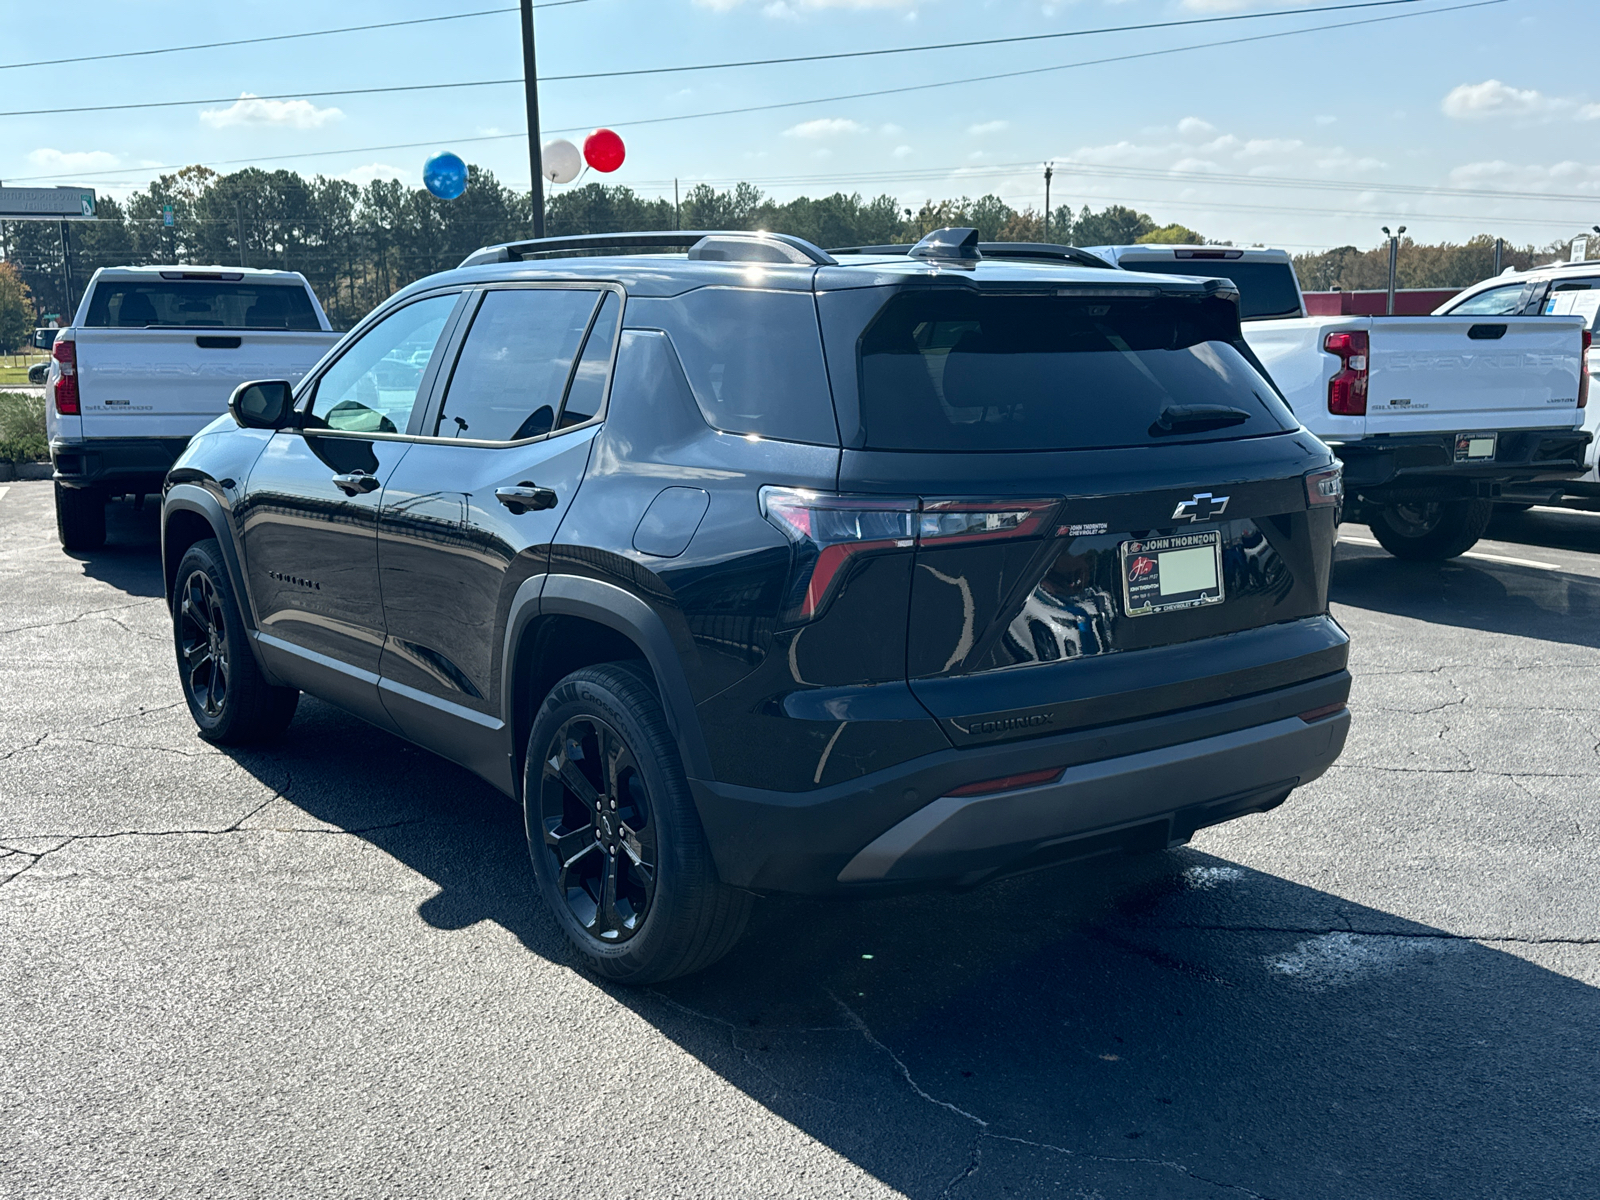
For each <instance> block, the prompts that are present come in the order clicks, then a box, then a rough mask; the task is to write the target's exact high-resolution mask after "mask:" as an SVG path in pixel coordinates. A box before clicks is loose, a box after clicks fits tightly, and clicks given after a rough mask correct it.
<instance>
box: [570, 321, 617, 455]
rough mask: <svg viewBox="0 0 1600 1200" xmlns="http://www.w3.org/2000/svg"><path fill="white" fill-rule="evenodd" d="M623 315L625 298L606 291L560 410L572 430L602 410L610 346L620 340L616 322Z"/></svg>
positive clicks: (609, 369) (608, 370) (609, 365)
mask: <svg viewBox="0 0 1600 1200" xmlns="http://www.w3.org/2000/svg"><path fill="white" fill-rule="evenodd" d="M621 316H622V301H621V300H619V299H618V298H617V294H616V293H615V292H607V293H606V298H605V299H604V300H602V301H601V302H600V314H599V315H598V316H597V317H595V319H594V325H593V326H592V327H591V328H590V330H589V338H588V340H587V341H585V342H584V343H583V354H582V355H581V356H579V358H578V369H577V370H576V371H574V372H573V373H572V386H570V387H569V388H567V403H566V407H565V408H563V409H562V410H561V428H562V429H570V428H572V426H574V425H582V424H583V423H584V422H585V421H588V420H592V419H593V417H594V415H595V413H597V412H599V411H600V403H601V401H602V400H604V399H605V396H606V377H607V376H608V375H609V374H610V372H611V347H612V346H613V345H614V344H615V342H616V340H617V321H618V320H619V319H620V318H621Z"/></svg>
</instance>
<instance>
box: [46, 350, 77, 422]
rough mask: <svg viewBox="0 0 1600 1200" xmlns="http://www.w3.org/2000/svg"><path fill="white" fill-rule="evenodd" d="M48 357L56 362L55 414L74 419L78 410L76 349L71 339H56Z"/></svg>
mask: <svg viewBox="0 0 1600 1200" xmlns="http://www.w3.org/2000/svg"><path fill="white" fill-rule="evenodd" d="M50 357H51V358H53V359H55V360H56V368H57V371H58V372H59V374H58V377H57V379H56V412H58V413H60V414H61V415H62V416H63V417H76V416H77V415H78V413H79V409H78V347H77V344H76V343H75V342H73V341H72V339H71V338H64V337H57V338H56V341H55V345H54V346H52V347H51V348H50Z"/></svg>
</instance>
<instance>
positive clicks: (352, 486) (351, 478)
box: [333, 471, 383, 496]
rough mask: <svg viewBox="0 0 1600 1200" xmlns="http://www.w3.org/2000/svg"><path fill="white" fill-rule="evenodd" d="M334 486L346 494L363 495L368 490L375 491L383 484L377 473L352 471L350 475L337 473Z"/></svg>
mask: <svg viewBox="0 0 1600 1200" xmlns="http://www.w3.org/2000/svg"><path fill="white" fill-rule="evenodd" d="M333 486H334V487H336V488H338V489H339V490H340V491H341V492H343V493H344V494H345V495H346V496H362V495H365V494H366V493H367V492H375V491H377V490H378V489H379V488H380V487H382V486H383V485H382V484H381V483H379V482H378V477H377V476H376V475H368V474H367V473H366V472H365V471H351V472H350V473H349V474H348V475H335V476H334V477H333Z"/></svg>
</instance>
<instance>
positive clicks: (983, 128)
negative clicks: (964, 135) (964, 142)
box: [967, 121, 1011, 137]
mask: <svg viewBox="0 0 1600 1200" xmlns="http://www.w3.org/2000/svg"><path fill="white" fill-rule="evenodd" d="M1010 128H1011V122H1010V121H980V122H979V123H978V124H976V125H968V126H967V132H968V133H970V134H971V135H972V136H973V137H982V136H983V135H984V134H986V133H999V132H1000V131H1001V130H1002V129H1010Z"/></svg>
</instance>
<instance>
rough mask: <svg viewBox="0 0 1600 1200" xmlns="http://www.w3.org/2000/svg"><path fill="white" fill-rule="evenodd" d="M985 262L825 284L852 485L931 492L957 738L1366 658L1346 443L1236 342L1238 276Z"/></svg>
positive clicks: (916, 634) (916, 596)
mask: <svg viewBox="0 0 1600 1200" xmlns="http://www.w3.org/2000/svg"><path fill="white" fill-rule="evenodd" d="M984 274H985V273H984V272H983V271H982V270H981V269H980V271H979V272H976V273H974V275H973V276H972V277H969V278H967V279H965V280H962V279H957V278H953V277H952V276H951V275H946V276H944V277H942V278H940V279H938V280H936V281H933V282H934V283H935V284H936V285H937V286H927V285H926V284H924V285H923V286H904V287H900V288H894V289H890V288H881V289H871V291H872V292H873V293H876V294H868V293H867V292H861V291H856V292H837V293H832V294H829V293H826V292H824V293H823V294H822V295H820V296H819V308H820V311H821V315H822V323H823V330H824V340H825V342H826V345H827V352H828V358H829V369H830V376H831V378H832V380H833V384H834V393H835V402H836V405H837V406H838V409H839V413H840V420H841V434H842V436H843V440H844V442H845V450H844V453H843V455H842V459H841V469H840V479H839V491H840V493H842V494H844V495H847V496H848V495H856V496H860V497H862V498H863V500H862V503H863V504H867V503H870V500H869V499H868V498H869V497H885V498H887V497H899V498H902V502H904V503H908V504H909V505H910V506H911V507H912V508H913V509H914V517H913V518H912V520H913V521H914V525H913V526H912V530H911V531H912V533H913V537H912V538H911V539H909V541H911V542H914V545H912V546H911V548H910V553H911V554H912V555H913V556H914V557H913V563H914V565H913V567H912V570H911V573H910V574H911V583H910V597H909V603H910V609H909V620H908V623H907V642H906V666H907V675H908V677H909V679H910V681H911V688H912V691H913V693H914V694H915V695H916V697H917V698H918V700H920V701H921V702H922V704H923V705H924V706H926V707H927V708H928V709H929V710H930V711H931V712H932V713H933V714H934V716H935V717H937V718H938V719H939V721H940V723H941V725H942V726H943V728H944V730H945V733H946V735H947V736H948V737H950V739H951V740H952V742H954V743H955V744H957V745H971V744H978V743H987V742H993V741H1000V740H1008V739H1013V738H1021V737H1030V736H1039V735H1044V734H1049V733H1055V732H1062V731H1065V730H1069V729H1081V728H1084V727H1087V726H1094V725H1101V724H1108V723H1112V722H1120V721H1128V720H1134V719H1138V718H1141V717H1147V716H1152V715H1156V714H1159V713H1164V712H1171V711H1175V710H1178V709H1183V708H1190V707H1194V706H1197V705H1202V704H1207V703H1212V702H1215V701H1218V700H1225V699H1231V698H1235V697H1240V696H1245V695H1251V694H1254V693H1258V692H1262V691H1265V690H1269V689H1271V688H1276V687H1282V686H1287V685H1290V684H1294V683H1298V682H1302V681H1304V680H1307V679H1311V678H1315V677H1317V676H1320V675H1326V674H1329V673H1331V672H1334V671H1338V670H1339V669H1340V668H1342V667H1343V665H1344V654H1345V639H1344V636H1343V634H1342V633H1341V632H1340V631H1339V630H1338V627H1337V626H1336V625H1334V624H1333V623H1332V622H1331V621H1330V620H1328V619H1327V618H1326V616H1325V614H1326V611H1327V584H1328V570H1329V563H1330V560H1331V553H1332V544H1333V536H1334V509H1335V503H1334V501H1335V497H1336V486H1337V485H1336V481H1335V480H1336V477H1335V476H1333V475H1331V474H1330V475H1329V476H1328V477H1327V479H1326V480H1323V479H1321V478H1319V476H1318V472H1329V471H1330V470H1331V468H1332V466H1333V464H1332V459H1331V456H1330V455H1329V453H1328V451H1327V449H1326V447H1324V446H1323V445H1322V444H1321V443H1320V442H1318V441H1317V440H1316V439H1315V438H1313V437H1311V436H1310V435H1308V434H1306V433H1304V432H1303V431H1301V430H1300V429H1299V428H1298V425H1297V423H1296V422H1295V420H1294V418H1293V416H1292V415H1291V414H1290V413H1289V412H1288V410H1287V409H1286V408H1285V407H1284V406H1283V405H1282V403H1281V402H1280V401H1279V400H1278V398H1277V396H1276V394H1275V393H1274V391H1273V389H1272V388H1271V386H1270V385H1269V384H1268V383H1267V382H1266V381H1265V380H1264V379H1262V377H1261V376H1260V375H1259V374H1258V373H1257V372H1256V371H1255V370H1254V368H1252V367H1251V365H1250V363H1249V362H1248V361H1247V360H1246V359H1245V357H1244V356H1243V355H1242V354H1241V353H1240V352H1239V350H1238V349H1237V348H1236V347H1237V345H1238V342H1239V320H1238V310H1237V307H1236V304H1235V300H1234V297H1233V294H1232V289H1231V288H1230V287H1228V285H1226V284H1219V282H1218V281H1214V280H1205V281H1200V280H1187V279H1173V280H1165V281H1163V282H1162V283H1161V284H1159V285H1151V284H1149V282H1148V281H1147V280H1132V279H1128V277H1126V276H1124V277H1123V278H1122V279H1121V280H1111V281H1109V282H1100V281H1096V282H1094V283H1093V284H1090V283H1076V282H1074V283H1071V284H1069V285H1066V286H1058V287H1041V286H1039V285H1038V284H1037V283H1034V284H1033V285H1032V286H1029V284H1030V282H1031V281H1024V280H1018V279H1016V278H1014V277H1013V278H1005V277H1002V278H1001V279H999V280H993V281H991V280H990V279H986V278H985V277H984ZM1007 274H1014V273H1007ZM1086 274H1087V273H1086ZM1104 278H1105V276H1104V275H1102V279H1104ZM1040 282H1044V281H1040ZM1169 285H1170V286H1169ZM1319 484H1322V485H1323V486H1320V487H1319ZM1313 495H1315V496H1316V497H1317V499H1318V501H1319V502H1318V503H1315V504H1313V503H1312V500H1311V497H1312V496H1313ZM1324 501H1325V502H1324ZM905 544H906V543H905V542H902V545H905Z"/></svg>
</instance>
